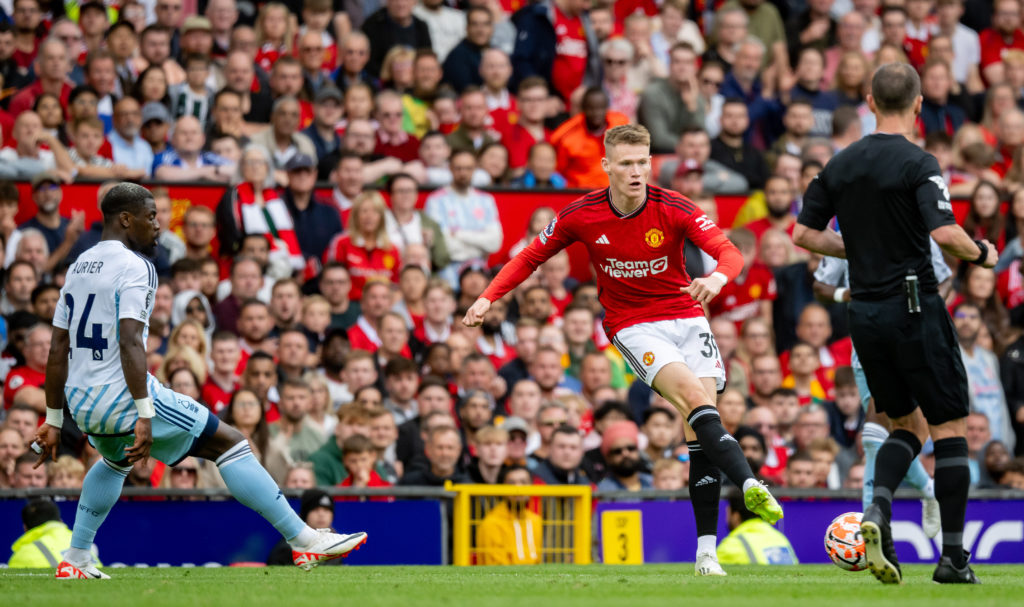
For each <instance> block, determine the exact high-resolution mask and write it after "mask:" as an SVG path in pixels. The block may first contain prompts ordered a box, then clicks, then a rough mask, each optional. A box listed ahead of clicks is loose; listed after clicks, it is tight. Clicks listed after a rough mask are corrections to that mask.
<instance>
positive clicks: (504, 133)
mask: <svg viewBox="0 0 1024 607" xmlns="http://www.w3.org/2000/svg"><path fill="white" fill-rule="evenodd" d="M547 100H548V85H547V82H545V81H544V79H543V78H540V77H537V76H533V77H530V78H526V79H525V80H523V81H522V82H520V83H519V92H518V95H517V96H516V104H515V105H516V109H515V110H514V111H510V112H508V113H507V115H506V117H507V122H506V124H504V125H497V126H498V130H499V132H500V133H501V143H502V145H504V146H505V149H507V150H508V167H509V168H510V169H512V171H513V172H514V173H516V174H518V173H521V172H522V170H523V169H524V168H525V167H526V163H527V161H528V160H529V157H530V149H531V148H532V147H533V146H534V145H535V144H537V143H539V142H542V141H550V139H551V131H549V130H548V129H546V128H545V127H544V117H545V113H546V110H545V107H544V106H545V103H546V102H547Z"/></svg>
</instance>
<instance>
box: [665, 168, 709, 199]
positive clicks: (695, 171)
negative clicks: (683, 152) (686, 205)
mask: <svg viewBox="0 0 1024 607" xmlns="http://www.w3.org/2000/svg"><path fill="white" fill-rule="evenodd" d="M672 189H673V190H675V191H677V192H679V193H680V194H682V195H683V196H686V197H687V198H689V199H691V200H692V199H693V198H695V197H696V196H699V195H700V193H701V192H703V191H704V167H702V166H701V165H700V163H699V162H697V161H696V160H693V159H686V160H683V161H682V162H680V163H679V166H677V167H676V172H675V175H673V176H672Z"/></svg>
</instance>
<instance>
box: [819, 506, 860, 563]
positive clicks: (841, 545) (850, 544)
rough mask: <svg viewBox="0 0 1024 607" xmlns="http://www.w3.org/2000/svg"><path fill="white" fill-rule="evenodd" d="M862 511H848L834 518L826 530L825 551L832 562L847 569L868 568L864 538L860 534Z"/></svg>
mask: <svg viewBox="0 0 1024 607" xmlns="http://www.w3.org/2000/svg"><path fill="white" fill-rule="evenodd" d="M860 517H861V513H860V512H847V513H846V514H840V515H839V516H837V517H836V518H834V519H832V522H831V523H829V525H828V530H826V531H825V552H827V553H828V557H829V558H830V559H832V562H833V563H835V564H836V565H838V566H839V567H840V568H842V569H845V570H847V571H863V570H864V569H866V568H867V565H868V562H867V557H866V556H865V555H864V538H862V537H861V535H860Z"/></svg>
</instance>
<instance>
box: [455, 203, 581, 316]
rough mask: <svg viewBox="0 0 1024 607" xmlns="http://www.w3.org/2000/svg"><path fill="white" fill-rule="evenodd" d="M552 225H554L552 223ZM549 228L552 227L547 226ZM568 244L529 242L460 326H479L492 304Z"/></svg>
mask: <svg viewBox="0 0 1024 607" xmlns="http://www.w3.org/2000/svg"><path fill="white" fill-rule="evenodd" d="M551 225H552V226H553V225H554V222H552V224H551ZM550 228H551V226H549V229H550ZM567 244H569V243H568V242H564V241H556V240H555V239H553V238H549V237H547V236H545V238H544V240H541V239H540V238H537V239H536V240H534V241H533V242H532V243H530V245H529V246H527V247H526V248H525V249H523V250H522V251H520V252H519V254H518V255H516V256H515V257H513V258H512V259H511V260H510V261H509V262H508V263H507V264H505V267H503V268H502V269H501V271H500V272H498V275H497V276H495V277H494V280H492V281H491V284H489V285H487V289H485V290H484V292H483V293H481V294H480V298H479V299H477V300H476V301H475V302H474V303H473V305H472V306H471V307H470V308H469V310H467V311H466V316H465V317H464V318H463V319H462V324H464V325H466V326H467V327H476V326H479V325H480V323H482V322H483V321H484V314H486V313H487V310H488V309H490V307H491V302H492V301H494V300H496V299H501V298H502V297H504V296H505V294H506V293H508V292H509V291H511V290H512V289H514V288H516V287H517V286H519V283H521V282H523V281H524V280H526V279H527V277H529V276H530V274H533V272H534V270H536V269H537V267H538V266H539V265H540V264H542V263H544V262H545V261H547V260H548V259H550V258H551V256H552V255H554V254H555V253H557V252H559V251H561V250H562V249H563V248H565V246H566V245H567Z"/></svg>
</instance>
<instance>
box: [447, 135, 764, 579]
mask: <svg viewBox="0 0 1024 607" xmlns="http://www.w3.org/2000/svg"><path fill="white" fill-rule="evenodd" d="M604 145H605V157H604V158H602V159H601V167H602V169H603V170H604V171H605V173H607V174H608V178H609V183H610V186H609V187H607V188H603V189H600V190H597V191H594V192H591V193H590V194H587V195H586V196H584V197H582V198H580V199H579V200H576V201H575V202H573V203H571V204H569V205H568V206H566V207H565V208H564V209H562V211H561V212H560V213H559V214H558V215H557V216H556V217H555V219H553V220H552V221H551V223H550V224H548V226H547V228H545V229H544V231H543V232H541V233H540V234H539V235H538V236H537V238H536V239H535V240H534V241H533V242H532V243H531V244H530V245H529V246H528V247H526V248H525V249H523V251H522V252H521V253H519V254H518V255H516V257H514V258H513V259H512V260H511V261H510V262H509V263H508V264H506V265H505V267H504V268H503V269H502V270H501V272H500V273H499V274H498V275H497V276H496V277H495V278H494V280H493V281H492V282H491V284H490V286H489V287H488V288H487V290H486V291H484V293H483V294H482V295H481V296H480V298H479V299H478V300H477V301H476V302H475V303H474V304H473V305H472V307H470V309H469V311H468V312H467V313H466V317H465V319H464V320H463V323H465V324H466V325H468V326H476V325H479V324H480V323H481V321H482V320H483V317H484V314H486V313H487V310H488V309H489V308H490V306H491V302H492V301H494V300H496V299H499V298H501V297H502V296H504V295H505V294H506V293H508V292H509V291H510V290H511V289H513V288H514V287H515V286H516V285H518V284H519V283H520V282H522V281H523V280H525V279H526V278H527V277H528V276H529V275H530V274H531V273H532V272H533V271H534V270H535V269H536V268H537V266H539V265H540V264H541V263H543V262H544V261H545V260H547V259H548V258H550V257H551V256H552V255H554V254H555V253H557V252H558V251H560V250H562V249H563V248H565V247H566V246H568V245H570V244H572V243H573V242H581V243H583V244H584V246H586V247H587V251H588V252H589V254H590V259H591V261H592V262H593V263H594V266H595V267H596V270H597V285H598V289H599V293H600V296H599V298H600V301H601V304H602V305H603V306H604V308H605V310H606V316H605V322H604V329H605V332H606V333H607V334H608V336H609V338H610V339H611V341H612V343H613V344H615V346H616V348H618V349H619V351H620V352H621V353H622V355H623V356H624V357H625V358H626V360H627V361H629V363H630V366H631V367H632V368H633V370H634V372H635V373H636V374H637V376H638V377H640V379H642V380H644V382H646V383H647V384H649V385H650V386H651V387H652V388H654V389H655V390H656V391H657V392H659V393H660V394H661V395H663V396H664V397H665V398H667V399H668V400H669V401H670V402H671V403H672V404H673V405H674V406H675V407H676V408H677V409H678V410H679V411H680V412H681V413H682V414H683V415H684V416H686V418H687V422H688V428H687V444H688V446H689V448H690V457H691V460H690V461H691V465H690V496H691V499H692V500H693V507H694V517H695V518H696V519H697V536H698V539H697V563H696V573H697V574H698V575H725V572H724V571H722V568H721V566H720V565H719V564H718V561H717V557H716V556H715V540H716V538H715V532H716V528H717V527H716V525H717V520H718V500H719V495H720V490H721V489H720V482H719V481H720V477H721V475H722V473H723V472H724V473H725V475H726V476H728V477H729V479H730V480H731V481H732V482H733V483H734V484H735V485H736V486H737V487H742V488H743V491H744V498H745V501H746V505H747V508H749V509H750V510H751V511H753V512H754V513H756V514H758V515H759V516H761V517H762V518H764V519H765V520H767V521H768V522H770V523H775V522H776V521H777V520H778V519H780V518H782V509H781V508H780V507H779V504H778V502H776V501H775V498H774V497H772V495H771V494H770V493H769V492H768V490H767V489H766V488H765V487H764V485H762V484H761V483H759V482H758V481H757V480H755V479H754V474H753V472H752V471H751V470H750V466H749V464H747V462H746V460H745V459H744V458H743V453H742V451H741V450H740V448H739V444H738V443H737V442H736V440H735V439H734V438H733V437H732V436H730V435H729V434H728V433H727V432H726V431H725V428H724V427H723V426H722V421H721V418H720V417H719V415H718V411H717V410H716V408H715V403H716V393H717V392H718V391H721V390H722V389H724V388H725V370H724V365H723V363H722V359H721V355H720V354H719V352H718V346H717V345H716V344H715V339H714V336H713V335H712V333H711V329H710V328H709V326H708V322H707V320H706V318H705V316H704V308H703V304H705V303H707V302H709V301H711V299H712V298H714V297H715V296H716V295H718V293H719V292H720V291H721V290H722V287H723V286H724V285H725V284H726V283H727V282H728V281H730V280H732V279H735V278H736V276H738V275H739V273H740V270H742V268H743V258H742V256H741V255H740V252H739V251H738V250H737V249H736V247H735V246H733V245H732V243H730V242H729V240H728V239H727V238H726V237H725V235H724V234H722V231H721V230H720V229H719V228H718V226H716V225H715V223H714V222H713V221H711V220H710V219H709V218H708V217H707V215H705V214H704V212H703V211H701V210H700V208H699V207H697V205H695V204H694V203H693V202H692V201H690V200H689V199H687V198H685V197H684V196H682V195H680V194H677V193H676V192H672V191H670V190H665V189H662V188H659V187H655V186H652V185H649V184H648V183H647V182H648V179H649V178H650V175H651V139H650V133H648V132H647V129H645V128H644V127H642V126H637V125H622V126H617V127H614V128H611V129H609V130H608V131H607V133H606V134H605V138H604ZM685 239H689V240H691V241H693V242H694V243H695V244H697V246H699V247H701V249H703V250H704V251H706V252H707V253H708V254H710V255H712V256H713V257H714V258H715V259H717V260H718V268H717V270H716V271H715V272H713V273H712V274H711V275H710V276H707V277H703V278H694V279H691V278H690V277H689V276H688V275H687V273H686V269H685V268H686V263H685V260H684V259H683V241H684V240H685Z"/></svg>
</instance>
